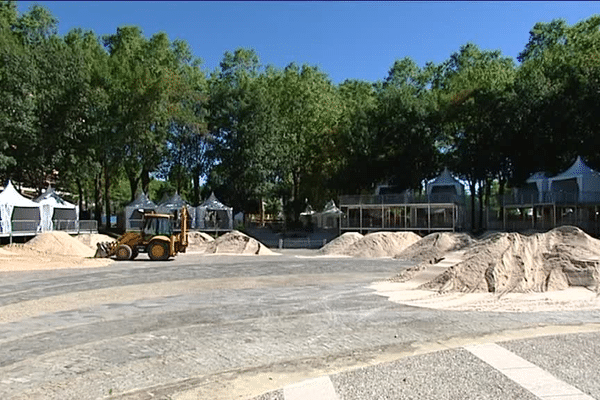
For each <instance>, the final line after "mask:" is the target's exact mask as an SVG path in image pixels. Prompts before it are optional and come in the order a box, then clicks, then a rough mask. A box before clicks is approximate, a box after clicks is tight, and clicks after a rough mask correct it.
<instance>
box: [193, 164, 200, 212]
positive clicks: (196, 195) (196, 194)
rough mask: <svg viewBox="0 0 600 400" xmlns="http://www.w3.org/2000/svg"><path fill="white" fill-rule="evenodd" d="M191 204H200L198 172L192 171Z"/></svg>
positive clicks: (196, 170)
mask: <svg viewBox="0 0 600 400" xmlns="http://www.w3.org/2000/svg"><path fill="white" fill-rule="evenodd" d="M193 190H194V191H193V196H194V198H193V199H192V201H193V204H200V171H199V169H195V170H194V187H193Z"/></svg>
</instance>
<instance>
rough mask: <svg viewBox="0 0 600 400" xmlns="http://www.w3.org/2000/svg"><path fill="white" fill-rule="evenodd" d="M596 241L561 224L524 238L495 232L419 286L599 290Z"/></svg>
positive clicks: (599, 244) (478, 289)
mask: <svg viewBox="0 0 600 400" xmlns="http://www.w3.org/2000/svg"><path fill="white" fill-rule="evenodd" d="M599 262H600V241H599V240H597V239H594V238H592V237H590V236H589V235H587V234H586V233H585V232H583V231H582V230H580V229H579V228H575V227H570V226H564V227H560V228H556V229H553V230H551V231H549V232H547V233H541V234H539V233H538V234H533V235H531V236H524V235H520V234H518V233H496V234H493V235H491V236H489V237H488V238H486V239H484V240H481V241H479V242H477V243H475V244H473V245H471V246H469V247H468V248H466V249H465V253H464V260H463V261H462V262H459V263H458V264H456V265H454V266H452V267H450V268H448V269H447V270H446V271H445V272H443V273H442V274H440V275H439V276H437V277H436V278H435V279H433V280H431V281H430V282H427V283H425V284H424V285H422V286H421V287H420V288H421V289H432V290H436V291H439V292H492V293H499V294H503V293H511V292H516V293H526V292H545V291H551V290H561V289H565V288H567V287H570V286H582V287H587V288H593V289H594V290H596V291H597V290H598V288H599V285H598V283H599V282H600V271H599Z"/></svg>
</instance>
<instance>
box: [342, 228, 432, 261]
mask: <svg viewBox="0 0 600 400" xmlns="http://www.w3.org/2000/svg"><path fill="white" fill-rule="evenodd" d="M420 239H421V237H420V236H419V235H417V234H416V233H413V232H375V233H369V234H368V235H365V236H364V237H362V238H360V239H359V240H357V241H356V242H354V243H353V244H352V245H351V246H349V247H348V248H347V250H346V255H349V256H353V257H369V258H381V257H394V256H395V255H396V254H398V253H400V252H402V251H403V250H404V249H406V248H407V247H408V246H410V245H412V244H413V243H415V242H417V241H418V240H420Z"/></svg>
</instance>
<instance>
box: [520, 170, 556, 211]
mask: <svg viewBox="0 0 600 400" xmlns="http://www.w3.org/2000/svg"><path fill="white" fill-rule="evenodd" d="M549 185H550V183H549V180H548V174H547V173H545V172H542V171H539V172H536V173H534V174H532V175H531V176H530V177H529V178H527V180H526V181H525V185H523V186H522V187H520V188H518V189H517V192H516V197H517V199H516V200H517V203H536V202H537V203H543V202H544V201H545V200H546V193H548V191H549Z"/></svg>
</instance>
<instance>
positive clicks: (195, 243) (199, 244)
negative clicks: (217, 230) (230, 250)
mask: <svg viewBox="0 0 600 400" xmlns="http://www.w3.org/2000/svg"><path fill="white" fill-rule="evenodd" d="M214 240H215V239H214V238H213V237H212V236H210V235H209V234H207V233H204V232H188V247H187V250H189V251H204V250H206V247H207V246H208V243H210V242H212V241H214Z"/></svg>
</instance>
